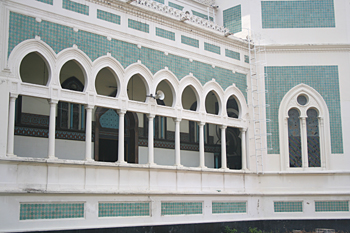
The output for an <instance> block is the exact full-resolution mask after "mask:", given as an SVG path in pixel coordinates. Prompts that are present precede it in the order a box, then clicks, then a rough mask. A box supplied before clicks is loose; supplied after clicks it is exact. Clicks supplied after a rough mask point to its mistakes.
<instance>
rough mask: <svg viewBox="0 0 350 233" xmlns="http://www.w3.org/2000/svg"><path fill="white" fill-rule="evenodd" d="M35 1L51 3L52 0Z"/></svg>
mask: <svg viewBox="0 0 350 233" xmlns="http://www.w3.org/2000/svg"><path fill="white" fill-rule="evenodd" d="M37 1H38V2H43V3H47V4H50V5H53V0H37Z"/></svg>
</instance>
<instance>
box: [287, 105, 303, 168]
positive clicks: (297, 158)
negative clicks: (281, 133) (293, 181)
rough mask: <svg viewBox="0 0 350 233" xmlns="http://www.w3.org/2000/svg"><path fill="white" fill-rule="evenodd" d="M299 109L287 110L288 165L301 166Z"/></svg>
mask: <svg viewBox="0 0 350 233" xmlns="http://www.w3.org/2000/svg"><path fill="white" fill-rule="evenodd" d="M299 116H300V114H299V111H298V110H297V109H295V108H292V109H290V110H289V111H288V139H289V140H288V141H289V143H288V144H289V166H290V167H301V166H302V157H301V133H300V119H299Z"/></svg>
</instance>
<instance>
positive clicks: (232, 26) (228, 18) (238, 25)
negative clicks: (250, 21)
mask: <svg viewBox="0 0 350 233" xmlns="http://www.w3.org/2000/svg"><path fill="white" fill-rule="evenodd" d="M223 21H224V27H225V28H228V29H229V30H230V32H233V33H236V32H240V31H242V13H241V5H238V6H235V7H231V8H229V9H226V10H224V11H223Z"/></svg>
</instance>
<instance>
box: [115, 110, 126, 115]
mask: <svg viewBox="0 0 350 233" xmlns="http://www.w3.org/2000/svg"><path fill="white" fill-rule="evenodd" d="M117 112H118V114H123V115H125V114H126V110H125V109H119V110H118V111H117Z"/></svg>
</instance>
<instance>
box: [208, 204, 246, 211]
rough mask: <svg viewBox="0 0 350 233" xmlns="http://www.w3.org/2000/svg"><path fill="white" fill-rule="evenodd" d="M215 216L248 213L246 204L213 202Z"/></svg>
mask: <svg viewBox="0 0 350 233" xmlns="http://www.w3.org/2000/svg"><path fill="white" fill-rule="evenodd" d="M212 213H213V214H231V213H247V203H246V202H213V204H212Z"/></svg>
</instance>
